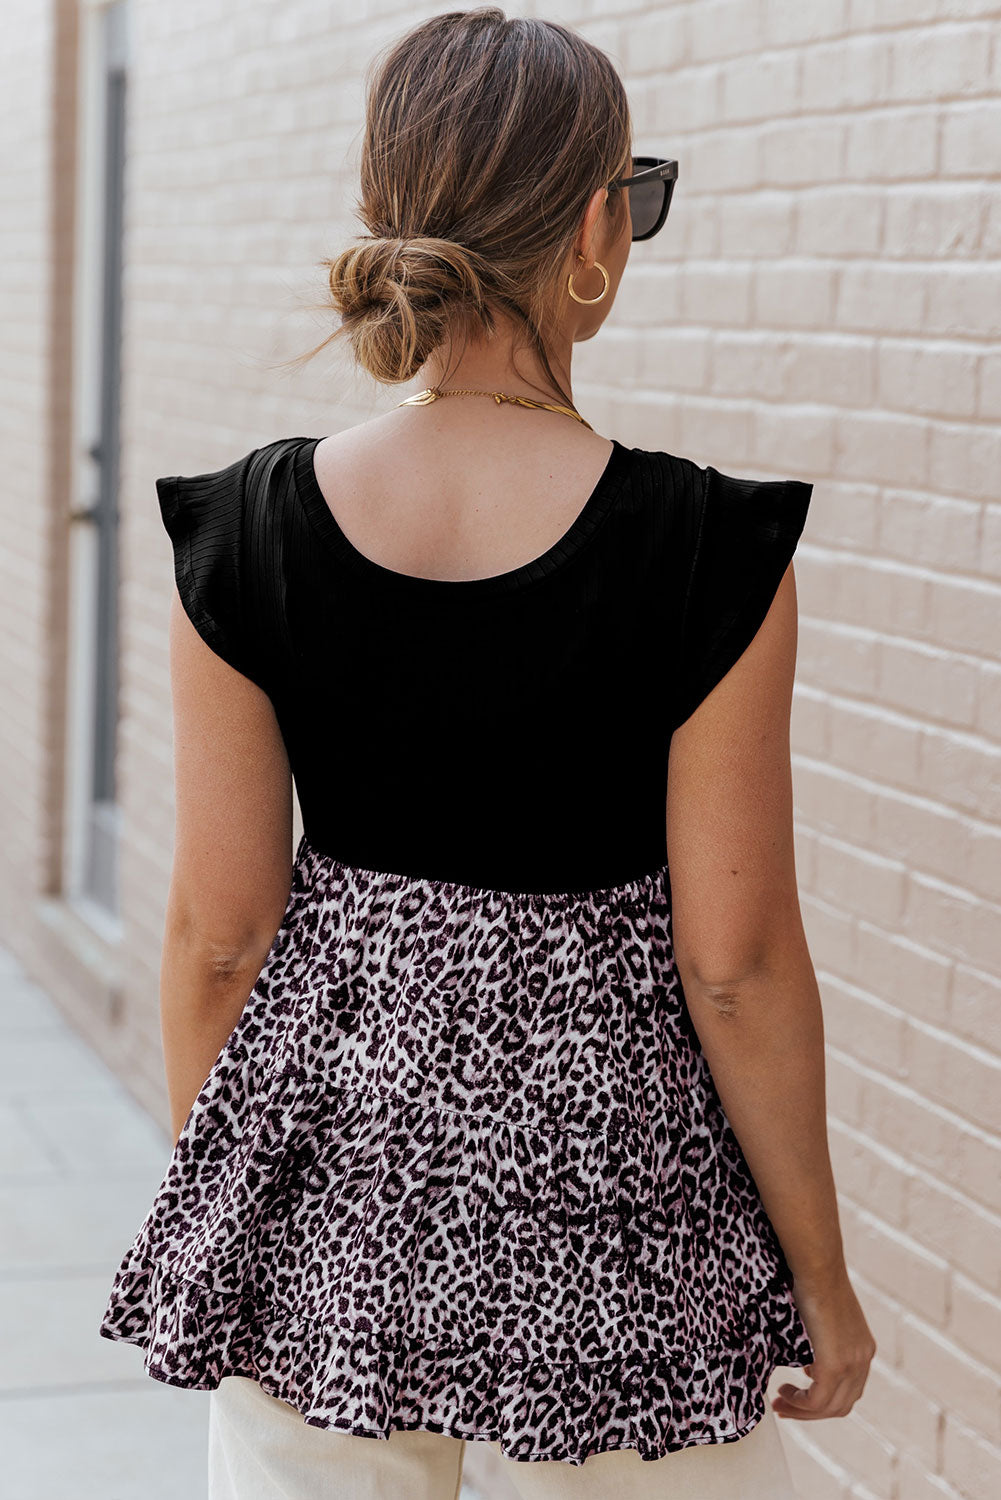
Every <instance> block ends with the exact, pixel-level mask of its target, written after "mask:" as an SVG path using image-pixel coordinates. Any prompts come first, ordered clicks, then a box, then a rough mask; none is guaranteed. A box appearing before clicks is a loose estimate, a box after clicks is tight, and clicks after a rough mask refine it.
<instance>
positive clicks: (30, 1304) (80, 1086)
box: [0, 949, 478, 1500]
mask: <svg viewBox="0 0 1001 1500" xmlns="http://www.w3.org/2000/svg"><path fill="white" fill-rule="evenodd" d="M168 1157H169V1143H168V1141H167V1139H166V1137H165V1136H164V1135H163V1134H162V1133H161V1132H160V1130H159V1129H158V1128H157V1126H156V1125H154V1124H153V1122H152V1121H151V1120H150V1119H149V1117H148V1116H147V1115H146V1114H145V1113H144V1112H143V1110H142V1109H140V1107H139V1106H138V1105H137V1104H135V1103H134V1101H133V1100H132V1099H131V1098H130V1097H129V1095H128V1094H127V1093H126V1091H125V1089H124V1088H123V1087H122V1085H121V1084H120V1083H119V1082H118V1081H117V1079H116V1078H115V1077H114V1076H113V1075H112V1074H111V1073H110V1072H109V1071H108V1069H107V1068H106V1067H105V1066H104V1064H103V1063H102V1062H101V1061H100V1060H99V1059H97V1058H96V1057H95V1056H94V1054H93V1053H92V1052H90V1050H89V1049H88V1048H87V1047H86V1046H85V1045H84V1044H83V1043H82V1042H81V1041H80V1040H79V1039H78V1038H77V1037H76V1035H75V1034H74V1033H73V1032H72V1031H71V1029H70V1028H69V1027H68V1026H67V1024H66V1023H65V1022H64V1021H63V1020H62V1018H61V1017H60V1015H59V1013H58V1012H57V1011H56V1009H55V1008H54V1006H53V1005H52V1004H51V1002H50V1001H49V1000H48V998H47V997H46V995H45V994H44V993H43V992H42V991H41V990H40V989H39V988H38V986H37V985H34V984H32V983H31V982H30V981H29V980H28V979H27V978H26V977H25V975H24V973H23V971H22V970H21V969H20V967H19V966H18V964H17V963H16V962H15V961H14V960H13V958H12V957H11V956H10V955H9V954H7V953H6V952H5V951H4V950H2V949H0V1453H2V1455H3V1458H2V1461H0V1462H2V1467H0V1489H2V1493H3V1495H4V1496H5V1497H9V1500H70V1497H72V1500H200V1497H204V1495H205V1489H206V1483H205V1450H206V1437H207V1418H208V1400H207V1396H206V1393H205V1392H204V1391H182V1390H176V1389H174V1388H172V1387H170V1386H166V1385H163V1384H161V1383H160V1382H158V1381H154V1380H151V1379H150V1378H149V1376H147V1375H146V1373H145V1371H144V1370H143V1366H142V1353H141V1351H140V1350H138V1349H135V1348H133V1347H131V1346H130V1345H126V1344H116V1343H110V1342H109V1341H108V1340H106V1339H102V1338H101V1337H100V1336H99V1334H98V1332H97V1328H98V1324H99V1323H100V1320H101V1315H102V1312H103V1310H104V1305H105V1301H106V1299H107V1295H108V1292H109V1290H110V1286H111V1279H112V1276H113V1275H114V1271H115V1269H116V1267H117V1265H118V1262H119V1260H120V1259H121V1257H122V1256H123V1255H124V1253H125V1251H126V1249H127V1248H128V1246H129V1244H130V1243H131V1240H132V1237H133V1235H134V1234H135V1233H136V1230H137V1229H138V1228H139V1225H140V1224H141V1222H142V1220H143V1218H144V1216H145V1214H146V1212H147V1210H148V1208H149V1204H150V1201H151V1199H152V1196H153V1193H154V1192H155V1190H156V1188H157V1186H158V1185H159V1183H160V1180H161V1178H162V1176H163V1173H164V1170H165V1168H166V1165H167V1160H168ZM401 1500H403V1497H401ZM461 1500H478V1497H477V1495H476V1493H475V1492H474V1491H473V1490H472V1489H471V1488H470V1487H469V1486H466V1487H464V1489H463V1492H462V1497H461Z"/></svg>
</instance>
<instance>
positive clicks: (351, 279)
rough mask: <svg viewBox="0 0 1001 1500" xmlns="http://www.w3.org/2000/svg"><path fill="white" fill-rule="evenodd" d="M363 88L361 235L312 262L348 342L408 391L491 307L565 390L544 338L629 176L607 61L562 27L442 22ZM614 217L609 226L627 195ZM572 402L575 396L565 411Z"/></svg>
mask: <svg viewBox="0 0 1001 1500" xmlns="http://www.w3.org/2000/svg"><path fill="white" fill-rule="evenodd" d="M373 68H374V74H373V73H370V75H369V78H368V97H367V109H366V120H365V139H364V146H363V152H362V162H361V196H360V198H359V200H358V204H357V208H358V215H359V218H360V219H361V221H362V223H363V224H364V225H365V227H366V229H367V231H368V233H367V234H364V235H361V236H359V237H358V240H357V242H356V243H355V244H354V245H351V246H349V247H348V248H347V249H345V250H343V251H341V252H340V254H338V255H336V256H333V257H329V258H325V259H324V260H322V261H321V262H320V263H319V264H321V265H322V266H325V267H326V268H327V271H328V284H329V292H330V301H331V303H332V305H333V307H334V309H335V310H336V311H337V312H338V313H339V314H340V318H341V322H340V324H339V326H338V327H337V328H335V329H334V331H333V333H331V334H330V336H329V337H328V338H326V339H324V340H323V342H322V343H321V344H319V345H317V347H316V348H315V349H313V350H310V351H309V353H308V354H307V355H305V356H304V357H305V358H307V359H310V358H312V357H313V355H314V354H317V353H319V351H320V350H321V349H323V348H325V347H326V346H327V345H328V344H329V343H330V342H331V341H332V340H333V339H335V338H338V337H339V336H341V335H347V336H348V337H349V338H350V341H351V345H352V348H353V351H354V354H355V357H356V359H357V360H358V362H359V363H360V364H361V365H362V366H364V368H365V369H367V370H368V371H370V373H371V374H372V375H374V376H375V377H376V379H377V380H381V381H384V382H387V383H399V382H402V381H406V380H410V379H412V377H413V376H414V375H415V374H416V373H417V371H418V369H419V368H420V367H421V365H422V364H423V363H424V362H425V360H427V359H428V357H429V356H430V355H431V354H432V353H433V351H434V350H435V349H437V348H439V347H440V346H441V345H443V344H444V343H445V342H446V341H447V340H450V339H452V338H455V337H456V336H462V335H464V334H465V335H466V336H468V334H469V333H470V332H472V331H473V330H474V329H476V328H479V329H481V330H483V331H485V332H487V333H491V332H493V330H494V327H495V321H494V314H495V310H497V309H503V310H504V311H506V312H507V313H508V314H510V315H512V316H513V317H514V318H515V319H516V321H517V322H519V323H520V324H521V325H522V326H523V327H524V330H525V332H526V335H527V337H528V340H529V343H530V344H531V345H532V346H533V347H534V349H535V351H536V353H537V354H538V355H539V357H540V358H541V361H542V365H543V368H544V369H545V371H546V373H547V374H548V375H549V377H550V379H552V380H553V384H554V385H555V386H556V387H557V389H560V387H559V383H558V381H556V379H555V377H554V376H553V372H552V370H551V368H550V365H549V360H548V358H547V355H546V347H545V342H546V330H547V328H548V327H550V326H551V323H552V320H553V318H554V316H555V314H556V311H557V308H558V307H559V306H560V303H561V298H562V296H563V295H565V288H564V287H563V286H562V283H561V280H560V271H561V270H562V268H563V267H564V266H565V264H566V260H567V256H568V254H569V252H570V250H571V249H572V246H573V242H574V238H575V236H576V234H577V232H578V230H579V229H580V224H581V219H582V217H583V214H584V210H585V208H586V206H587V202H588V199H589V198H590V196H591V194H592V193H594V192H595V190H596V189H598V188H600V187H605V186H607V185H608V183H609V182H610V181H611V180H612V178H613V177H615V176H616V174H617V173H619V172H620V171H622V169H623V167H624V166H625V165H627V163H628V160H629V153H630V150H631V136H632V132H631V124H630V117H629V107H628V103H627V101H626V95H625V90H624V88H623V86H622V82H621V80H620V78H619V76H618V74H617V72H616V71H615V68H614V67H613V66H612V63H611V62H610V60H609V59H608V57H607V56H606V55H605V54H604V53H603V52H602V51H600V49H599V48H597V47H595V46H593V45H592V43H590V42H588V41H586V40H585V39H584V38H583V37H581V36H579V35H577V34H576V33H575V32H573V31H571V30H569V29H568V28H566V27H564V26H560V25H558V24H556V23H555V22H551V21H541V20H537V19H533V18H521V17H519V18H517V19H512V20H508V19H507V18H506V17H505V15H504V12H503V11H502V10H501V9H499V7H497V6H494V5H490V6H485V7H483V8H482V9H479V10H466V11H459V10H457V11H449V12H447V13H446V14H443V15H438V16H434V17H432V18H431V19H430V20H427V21H423V22H422V23H421V24H420V25H418V26H415V27H414V28H413V29H412V30H411V31H409V32H407V33H406V34H405V35H404V36H403V37H402V38H400V39H399V40H398V41H396V42H395V43H393V44H392V46H391V48H390V50H389V51H388V53H387V54H386V56H385V57H384V58H383V60H382V61H381V63H379V64H378V66H376V65H373ZM607 211H608V212H610V213H611V214H612V215H613V222H614V223H615V224H618V222H619V217H620V215H621V214H622V213H623V212H624V206H623V202H622V193H621V192H619V191H615V190H613V191H611V192H610V194H609V200H608V204H607ZM568 399H569V398H568Z"/></svg>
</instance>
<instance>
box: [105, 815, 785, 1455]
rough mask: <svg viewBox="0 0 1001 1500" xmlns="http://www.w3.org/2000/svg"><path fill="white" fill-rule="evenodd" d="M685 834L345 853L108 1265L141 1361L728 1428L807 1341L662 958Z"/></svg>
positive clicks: (530, 1425) (586, 1422) (314, 881)
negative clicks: (496, 860) (633, 870)
mask: <svg viewBox="0 0 1001 1500" xmlns="http://www.w3.org/2000/svg"><path fill="white" fill-rule="evenodd" d="M669 893H670V883H669V879H668V873H667V867H666V865H665V866H663V867H662V868H661V869H660V870H657V871H653V872H650V873H648V874H646V875H643V876H641V877H639V878H637V879H634V880H632V881H629V882H626V883H624V884H621V885H616V886H611V887H606V888H604V889H602V890H590V891H581V892H573V893H564V894H554V893H548V892H547V893H542V894H538V893H524V892H509V891H500V890H491V889H485V888H481V887H474V886H469V885H462V884H460V883H458V882H451V881H442V880H433V879H428V878H419V877H413V876H409V875H403V874H398V873H385V872H380V871H374V870H369V869H363V868H361V867H359V866H356V865H348V864H344V863H342V862H340V861H338V860H336V859H334V858H332V857H330V856H329V855H326V854H324V853H321V852H319V851H318V850H317V849H315V848H314V847H313V846H312V845H311V844H310V842H309V840H308V839H307V838H306V837H303V838H302V840H301V841H300V844H299V847H298V850H297V852H296V858H295V866H294V872H293V883H292V891H291V895H290V897H289V903H288V907H287V910H286V912H285V916H284V918H283V921H282V925H281V927H280V929H279V931H278V933H277V935H276V937H275V941H274V943H273V945H272V948H271V951H270V953H269V955H268V957H267V960H266V962H265V965H264V967H263V969H262V971H261V974H260V977H259V979H258V981H257V983H256V985H255V987H254V989H253V992H252V993H251V995H250V998H249V1001H248V1003H247V1005H246V1007H245V1009H244V1010H243V1012H242V1014H241V1016H240V1018H239V1020H238V1022H237V1024H236V1027H235V1029H234V1030H233V1032H232V1033H231V1035H230V1037H229V1039H228V1040H227V1042H226V1043H225V1045H224V1046H223V1048H222V1050H221V1052H220V1054H219V1056H218V1058H217V1060H216V1062H215V1064H214V1066H213V1068H212V1070H211V1072H210V1074H209V1076H208V1078H207V1080H206V1082H205V1084H204V1086H203V1088H202V1090H201V1092H200V1093H199V1095H198V1098H197V1100H196V1102H195V1104H194V1106H193V1107H192V1110H191V1113H190V1115H189V1116H188V1119H187V1121H186V1123H185V1125H184V1128H183V1130H182V1132H181V1135H180V1137H179V1139H178V1141H177V1144H176V1146H175V1148H174V1150H173V1153H172V1155H171V1157H170V1161H169V1164H168V1166H167V1170H166V1175H165V1177H164V1179H163V1182H162V1184H161V1186H160V1187H159V1189H158V1191H157V1192H156V1195H155V1197H154V1200H153V1204H152V1207H151V1209H150V1211H149V1214H148V1215H147V1217H146V1219H145V1221H144V1222H143V1224H142V1225H141V1227H140V1229H139V1231H138V1233H137V1235H136V1237H135V1239H134V1241H133V1243H132V1245H131V1247H130V1249H129V1250H128V1252H127V1253H126V1255H125V1258H124V1260H123V1261H122V1263H121V1265H120V1267H119V1269H118V1272H117V1274H116V1276H115V1278H114V1283H113V1286H112V1288H111V1293H110V1297H109V1300H108V1303H107V1307H106V1310H105V1313H104V1316H103V1320H102V1323H101V1325H100V1333H101V1334H102V1335H103V1336H104V1337H106V1338H109V1339H116V1340H120V1341H123V1342H126V1343H133V1344H138V1345H139V1346H141V1347H142V1348H143V1349H144V1351H145V1367H146V1370H147V1372H148V1373H149V1374H150V1375H151V1376H153V1377H154V1378H155V1379H157V1380H161V1381H165V1382H167V1383H168V1384H171V1385H177V1386H183V1387H187V1388H197V1389H203V1390H204V1389H214V1388H215V1387H216V1386H217V1385H218V1383H219V1381H220V1379H221V1378H222V1377H223V1376H225V1375H243V1376H247V1377H250V1378H252V1379H255V1380H257V1381H258V1383H259V1384H260V1385H261V1387H262V1388H263V1389H264V1390H265V1391H266V1392H268V1393H269V1394H270V1395H273V1396H276V1397H278V1398H279V1399H280V1400H283V1401H285V1402H287V1403H289V1404H290V1405H291V1406H293V1407H294V1408H296V1409H297V1410H298V1411H299V1412H301V1413H302V1415H303V1417H304V1418H305V1420H306V1422H308V1423H309V1424H310V1425H312V1426H315V1427H321V1428H333V1429H336V1430H338V1431H340V1432H348V1433H355V1434H358V1435H362V1436H368V1437H375V1438H386V1437H388V1435H389V1433H390V1432H391V1431H392V1430H394V1429H417V1428H421V1429H425V1430H427V1431H431V1432H438V1433H446V1434H448V1435H450V1436H454V1437H458V1438H471V1439H481V1440H490V1441H495V1442H496V1443H498V1444H499V1447H500V1450H501V1452H502V1453H504V1454H505V1455H506V1456H507V1457H509V1458H512V1459H515V1460H527V1461H530V1460H543V1459H547V1460H552V1459H560V1460H563V1461H565V1462H568V1463H571V1464H577V1465H579V1464H582V1463H583V1462H584V1461H585V1460H586V1459H587V1458H588V1457H589V1456H590V1455H591V1454H592V1453H601V1452H604V1451H608V1450H611V1449H618V1448H635V1449H636V1450H637V1451H638V1452H639V1454H640V1456H641V1457H642V1458H643V1459H647V1460H652V1459H656V1458H660V1457H662V1456H664V1455H665V1454H667V1453H670V1452H673V1451H675V1450H677V1449H680V1448H684V1447H688V1446H690V1445H693V1444H698V1443H719V1442H731V1441H734V1440H736V1439H738V1438H740V1437H741V1436H742V1435H743V1434H744V1433H746V1432H748V1431H749V1430H750V1429H751V1428H752V1427H753V1426H754V1425H755V1424H756V1423H757V1421H759V1420H760V1418H761V1417H762V1416H763V1415H764V1411H765V1405H764V1402H765V1396H764V1388H765V1384H766V1382H767V1380H768V1377H769V1375H770V1373H771V1370H772V1368H773V1367H774V1366H775V1365H787V1366H802V1365H808V1364H810V1363H811V1362H812V1360H813V1350H812V1347H811V1345H810V1341H809V1339H808V1337H807V1333H806V1329H805V1327H804V1325H803V1323H802V1321H801V1319H800V1316H799V1313H798V1310H797V1308H796V1305H795V1303H794V1301H793V1297H792V1292H791V1282H792V1278H791V1273H790V1270H789V1267H788V1265H787V1263H786V1261H785V1258H784V1256H783V1253H782V1250H781V1248H780V1246H779V1244H778V1241H777V1238H776V1236H775V1233H774V1230H773V1228H772V1225H771V1223H770V1221H769V1219H768V1217H767V1215H766V1213H765V1210H764V1207H763V1205H762V1202H761V1199H760V1196H759V1194H758V1191H757V1188H756V1185H755V1183H754V1180H753V1178H752V1176H751V1173H750V1171H749V1168H748V1166H747V1163H746V1161H745V1159H744V1156H743V1153H742V1151H741V1149H740V1147H739V1145H738V1143H737V1140H736V1137H735V1135H734V1133H733V1131H732V1129H731V1128H730V1125H729V1123H728V1121H727V1119H726V1116H725V1113H724V1111H723V1108H722V1105H721V1103H720V1100H719V1097H718V1095H717V1093H716V1090H715V1087H714V1085H713V1081H712V1077H711V1075H710V1072H709V1069H708V1066H707V1063H706V1060H705V1058H704V1056H703V1053H702V1051H701V1048H700V1045H699V1041H698V1037H697V1035H696V1033H695V1030H694V1028H693V1026H692V1023H691V1020H690V1018H689V1015H688V1011H687V1007H686V1005H685V1001H684V995H683V991H682V987H681V982H680V978H679V975H678V971H677V968H676V966H675V963H674V957H673V947H672V934H671V910H670V894H669Z"/></svg>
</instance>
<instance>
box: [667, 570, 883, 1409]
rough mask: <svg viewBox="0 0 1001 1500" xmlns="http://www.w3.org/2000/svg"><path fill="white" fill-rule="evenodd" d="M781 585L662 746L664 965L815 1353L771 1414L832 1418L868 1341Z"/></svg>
mask: <svg viewBox="0 0 1001 1500" xmlns="http://www.w3.org/2000/svg"><path fill="white" fill-rule="evenodd" d="M796 610H797V606H796V589H795V580H794V576H793V569H792V565H791V564H790V565H789V567H788V568H787V570H786V573H785V576H784V577H783V580H782V582H781V583H780V585H779V587H778V589H777V592H776V594H775V597H774V599H773V601H772V603H771V605H770V607H769V610H768V614H767V616H766V617H765V619H764V621H763V623H762V624H761V626H760V628H759V629H758V631H757V633H756V635H755V636H754V639H753V640H752V641H751V644H750V645H749V646H748V647H747V649H746V650H745V651H744V652H743V654H742V655H741V656H740V657H739V658H738V659H737V661H736V662H735V663H734V664H733V666H732V667H731V668H730V669H729V671H728V672H727V673H726V675H725V676H724V677H723V678H722V679H721V680H720V681H719V682H718V683H717V685H716V686H715V687H714V688H713V690H712V691H711V692H710V693H709V694H708V696H707V697H705V698H704V699H703V700H702V702H701V703H700V704H699V706H698V707H697V708H696V709H695V711H694V713H692V714H690V716H689V717H688V718H687V719H686V720H685V722H684V723H683V724H681V725H680V726H679V727H678V728H677V729H676V730H675V731H674V735H673V737H672V740H671V751H670V761H669V771H668V796H667V853H668V864H669V868H670V872H671V897H672V926H673V933H674V949H675V959H676V962H677V965H678V971H679V974H680V976H681V981H682V985H683V987H684V991H685V998H686V1001H687V1004H688V1010H689V1013H690V1015H691V1018H692V1023H693V1025H694V1027H695V1029H696V1031H697V1033H698V1036H699V1040H700V1042H701V1044H702V1048H703V1051H704V1053H705V1056H706V1060H707V1062H708V1063H709V1067H710V1070H711V1072H712V1075H713V1080H714V1082H715V1084H716V1088H717V1091H718V1093H719V1096H720V1100H721V1102H722V1105H723V1108H724V1110H725V1111H726V1115H727V1118H728V1120H729V1121H730V1124H731V1125H732V1127H733V1130H734V1134H735V1135H736V1136H737V1139H738V1141H739V1143H740V1146H741V1149H742V1151H743V1153H744V1156H745V1157H746V1160H747V1163H748V1166H749V1167H750V1169H751V1171H752V1173H753V1175H754V1178H755V1181H756V1183H757V1186H758V1190H759V1192H760V1194H761V1199H762V1202H763V1204H764V1206H765V1211H766V1213H767V1214H768V1217H769V1218H770V1220H771V1222H772V1225H773V1227H774V1229H775V1232H776V1234H777V1236H778V1239H779V1242H780V1244H781V1246H782V1249H783V1251H784V1253H785V1256H786V1259H787V1260H788V1262H789V1266H790V1268H791V1270H792V1272H793V1276H794V1284H793V1294H794V1297H795V1300H796V1304H797V1306H798V1308H799V1311H800V1314H801V1316H802V1317H803V1321H804V1323H805V1325H806V1328H807V1332H808V1333H809V1335H810V1341H811V1343H812V1344H813V1347H814V1353H815V1355H816V1359H815V1362H814V1364H813V1365H812V1366H810V1367H809V1373H810V1375H811V1377H812V1383H811V1385H810V1386H808V1387H805V1388H801V1387H796V1386H793V1385H791V1384H787V1385H783V1386H782V1387H781V1388H780V1394H779V1395H778V1396H777V1397H776V1399H775V1400H774V1402H773V1407H774V1409H775V1411H776V1413H777V1414H778V1415H780V1416H788V1417H799V1418H818V1417H832V1416H843V1415H846V1414H847V1412H848V1411H850V1410H851V1407H852V1406H853V1404H854V1403H855V1401H857V1400H858V1397H859V1396H860V1395H861V1393H862V1389H863V1386H864V1385H865V1381H866V1378H867V1376H868V1371H869V1365H870V1363H871V1361H872V1358H873V1355H874V1354H875V1349H876V1345H875V1341H874V1339H873V1337H872V1334H871V1332H870V1330H869V1327H868V1325H867V1323H866V1320H865V1317H864V1315H863V1312H862V1309H861V1307H860V1306H859V1303H858V1299H857V1297H856V1296H855V1293H854V1290H853V1289H852V1286H851V1282H850V1280H849V1278H848V1272H847V1269H846V1266H845V1259H844V1252H843V1246H842V1241H841V1230H840V1225H839V1220H838V1208H837V1199H836V1194H835V1186H834V1178H833V1173H832V1169H831V1161H830V1155H829V1150H828V1141H827V1110H826V1097H825V1093H826V1090H825V1073H824V1031H823V1018H822V1013H821V1004H820V994H819V990H818V987H817V980H816V976H815V974H814V971H813V964H812V962H811V959H810V954H809V951H808V948H807V943H806V937H805V934H804V931H803V923H802V918H801V914H800V908H799V897H798V891H797V885H796V871H795V862H794V848H793V811H792V774H791V764H790V753H789V721H790V713H791V704H792V686H793V677H794V672H795V663H796V636H797V622H796Z"/></svg>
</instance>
